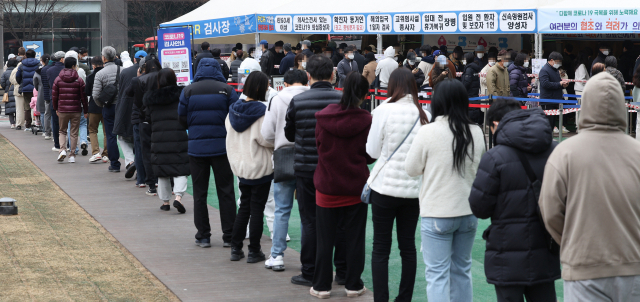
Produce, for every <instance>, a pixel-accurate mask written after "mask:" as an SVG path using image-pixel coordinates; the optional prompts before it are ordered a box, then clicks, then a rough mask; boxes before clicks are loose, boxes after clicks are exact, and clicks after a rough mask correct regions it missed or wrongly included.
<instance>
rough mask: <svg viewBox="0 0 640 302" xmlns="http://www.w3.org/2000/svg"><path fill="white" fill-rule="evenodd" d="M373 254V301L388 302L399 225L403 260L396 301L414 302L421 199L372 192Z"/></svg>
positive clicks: (399, 242)
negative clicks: (393, 250)
mask: <svg viewBox="0 0 640 302" xmlns="http://www.w3.org/2000/svg"><path fill="white" fill-rule="evenodd" d="M371 213H372V220H373V252H372V253H371V275H372V277H373V299H374V301H385V302H386V301H389V254H390V253H391V244H392V241H393V224H394V223H395V225H396V233H397V238H398V249H400V258H401V259H402V272H401V275H400V289H399V290H398V296H397V297H396V299H395V301H397V302H403V301H411V299H412V298H413V287H414V285H415V283H416V269H417V262H418V260H417V256H416V238H415V237H416V227H417V226H418V218H419V217H418V216H419V214H420V204H419V201H418V198H398V197H392V196H388V195H383V194H379V193H378V192H376V191H371Z"/></svg>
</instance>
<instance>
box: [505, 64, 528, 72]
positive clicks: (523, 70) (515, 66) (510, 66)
mask: <svg viewBox="0 0 640 302" xmlns="http://www.w3.org/2000/svg"><path fill="white" fill-rule="evenodd" d="M516 68H518V69H520V71H522V72H523V73H527V70H526V69H525V68H524V66H518V65H516V64H513V63H511V65H509V67H507V70H508V71H509V72H511V71H512V70H514V69H516Z"/></svg>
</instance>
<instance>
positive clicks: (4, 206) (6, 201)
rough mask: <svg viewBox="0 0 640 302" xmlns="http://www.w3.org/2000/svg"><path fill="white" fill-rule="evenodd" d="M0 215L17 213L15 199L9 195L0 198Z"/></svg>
mask: <svg viewBox="0 0 640 302" xmlns="http://www.w3.org/2000/svg"><path fill="white" fill-rule="evenodd" d="M0 215H18V206H16V200H15V199H13V198H9V197H2V198H0Z"/></svg>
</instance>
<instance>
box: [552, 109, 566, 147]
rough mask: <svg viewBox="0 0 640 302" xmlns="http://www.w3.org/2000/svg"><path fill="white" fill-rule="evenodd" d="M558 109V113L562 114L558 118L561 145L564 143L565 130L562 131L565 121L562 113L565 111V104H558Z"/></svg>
mask: <svg viewBox="0 0 640 302" xmlns="http://www.w3.org/2000/svg"><path fill="white" fill-rule="evenodd" d="M558 109H559V110H558V112H559V113H560V115H559V117H558V143H561V142H562V130H563V129H562V120H563V117H564V114H562V113H563V111H564V104H562V103H559V104H558ZM551 127H553V126H551ZM552 132H553V131H552ZM551 135H553V134H551Z"/></svg>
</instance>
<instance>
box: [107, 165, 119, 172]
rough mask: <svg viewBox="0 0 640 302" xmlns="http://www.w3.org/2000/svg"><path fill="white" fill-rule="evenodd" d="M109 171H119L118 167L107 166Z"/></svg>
mask: <svg viewBox="0 0 640 302" xmlns="http://www.w3.org/2000/svg"><path fill="white" fill-rule="evenodd" d="M109 172H114V173H118V172H120V168H114V167H112V166H109Z"/></svg>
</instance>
